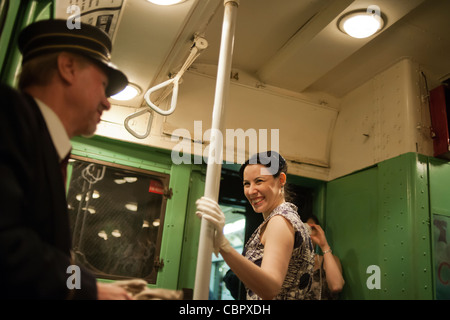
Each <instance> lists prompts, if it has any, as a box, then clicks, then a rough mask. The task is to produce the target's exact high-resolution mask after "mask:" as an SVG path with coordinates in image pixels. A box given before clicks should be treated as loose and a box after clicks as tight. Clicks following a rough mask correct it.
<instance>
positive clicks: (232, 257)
mask: <svg viewBox="0 0 450 320" xmlns="http://www.w3.org/2000/svg"><path fill="white" fill-rule="evenodd" d="M261 237H262V241H261V242H262V243H263V244H264V257H263V260H262V263H261V267H259V266H257V265H256V264H254V263H253V262H251V261H249V260H248V259H247V258H245V257H244V256H242V255H241V254H239V253H238V252H237V251H236V250H234V249H233V250H228V252H225V251H223V250H221V251H220V253H221V254H222V257H223V258H224V260H225V262H226V263H227V264H228V266H229V267H230V268H231V269H232V270H233V272H234V273H235V274H236V275H237V276H238V278H239V279H240V280H241V281H242V282H243V283H244V284H245V285H246V286H247V287H248V288H249V289H250V290H252V291H253V292H254V293H256V294H257V295H258V296H260V297H261V298H262V299H265V300H268V299H273V298H274V297H275V296H276V295H277V294H278V293H279V292H280V290H281V286H282V285H283V281H284V279H285V277H286V273H287V269H288V266H289V261H290V259H291V256H292V250H293V247H294V229H293V227H292V225H291V224H290V223H289V222H288V221H287V220H286V219H285V218H283V217H282V216H274V217H273V218H271V219H270V220H269V222H268V223H267V227H266V229H265V231H264V233H263V234H262V235H261Z"/></svg>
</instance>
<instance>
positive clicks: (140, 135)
mask: <svg viewBox="0 0 450 320" xmlns="http://www.w3.org/2000/svg"><path fill="white" fill-rule="evenodd" d="M146 112H148V113H149V114H150V119H149V120H148V122H147V129H146V131H145V133H144V134H139V133H137V132H136V131H134V130H133V129H131V128H130V126H129V125H128V122H130V120H131V119H133V118H136V117H139V116H140V115H143V114H144V113H146ZM124 125H125V129H127V131H128V132H129V133H131V134H132V135H133V136H135V137H136V138H138V139H145V138H147V137H148V135H149V134H150V128H151V127H152V113H151V112H150V110H149V109H148V108H145V109H144V110H141V111H137V112H135V113H133V114H130V115H129V116H128V117H126V118H125V121H124Z"/></svg>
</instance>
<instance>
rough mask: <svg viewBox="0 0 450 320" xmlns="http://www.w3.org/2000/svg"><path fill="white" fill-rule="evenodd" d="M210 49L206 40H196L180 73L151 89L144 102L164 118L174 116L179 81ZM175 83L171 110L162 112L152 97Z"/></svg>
mask: <svg viewBox="0 0 450 320" xmlns="http://www.w3.org/2000/svg"><path fill="white" fill-rule="evenodd" d="M207 47H208V41H206V39H204V38H196V39H195V40H194V45H193V46H192V47H191V53H190V54H189V57H188V58H187V60H186V62H185V63H184V64H183V66H182V67H181V69H180V71H178V73H177V75H176V76H175V77H173V78H171V79H169V80H167V81H164V82H163V83H160V84H158V85H156V86H154V87H152V88H150V89H149V90H148V91H147V92H146V93H145V95H144V100H145V102H146V103H147V105H148V106H149V107H150V108H152V109H153V110H155V111H156V112H158V113H159V114H161V115H163V116H167V115H169V114H172V113H173V112H174V111H175V108H176V105H177V98H178V86H179V81H180V79H181V77H182V76H183V74H184V72H185V71H186V70H187V69H188V68H189V67H190V66H191V65H192V63H193V62H194V61H195V59H197V57H198V56H199V55H200V53H201V52H202V51H203V50H205V49H206V48H207ZM172 83H173V89H172V101H171V103H170V109H169V110H162V109H160V108H159V107H158V106H156V105H155V104H154V103H153V102H152V101H151V100H150V95H151V94H152V93H153V92H155V91H157V90H159V89H162V88H164V87H168V86H169V85H171V84H172Z"/></svg>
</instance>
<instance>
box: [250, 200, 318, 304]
mask: <svg viewBox="0 0 450 320" xmlns="http://www.w3.org/2000/svg"><path fill="white" fill-rule="evenodd" d="M276 215H281V216H283V217H284V218H285V219H286V220H288V221H289V222H290V223H291V224H292V226H293V227H294V233H295V240H294V250H293V252H292V257H291V260H290V261H289V266H288V271H287V274H286V278H285V279H284V282H283V285H282V287H281V291H280V293H279V294H278V295H277V296H276V297H275V298H274V299H275V300H302V299H304V298H305V297H306V294H307V293H308V292H309V290H310V288H311V283H312V275H313V268H314V251H313V244H312V241H311V237H310V236H309V232H308V230H307V229H306V227H305V225H304V224H303V222H302V221H301V220H300V216H299V215H298V213H297V207H296V206H295V205H294V204H292V203H290V202H284V203H282V204H280V205H279V206H278V207H276V208H275V209H274V210H273V211H272V213H271V214H270V215H269V216H268V217H267V219H265V220H264V222H263V223H262V224H261V225H260V226H259V227H258V228H257V229H256V230H255V232H254V233H253V235H252V236H251V237H250V239H249V240H248V241H247V244H246V245H245V248H244V252H243V255H244V256H245V257H246V258H247V259H249V260H250V261H252V262H253V263H255V264H256V265H257V266H261V263H262V259H263V256H264V245H263V244H262V243H261V230H263V228H264V227H265V226H266V225H267V223H268V222H269V220H270V219H271V218H273V217H274V216H276ZM246 290H247V299H248V300H261V298H260V297H259V296H258V295H256V294H255V293H254V292H253V291H251V290H250V289H248V288H246Z"/></svg>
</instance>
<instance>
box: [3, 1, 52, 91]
mask: <svg viewBox="0 0 450 320" xmlns="http://www.w3.org/2000/svg"><path fill="white" fill-rule="evenodd" d="M53 11H54V10H53V0H14V1H9V6H8V12H7V17H6V21H5V26H4V29H3V30H2V34H1V37H0V79H1V82H2V83H7V84H9V85H11V86H13V87H15V86H16V85H17V75H18V73H19V71H20V64H21V63H22V55H21V54H20V52H19V49H18V47H17V38H18V35H19V32H20V30H22V29H23V28H25V27H26V26H27V25H29V24H31V23H32V22H34V21H39V20H46V19H50V18H52V17H53Z"/></svg>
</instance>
